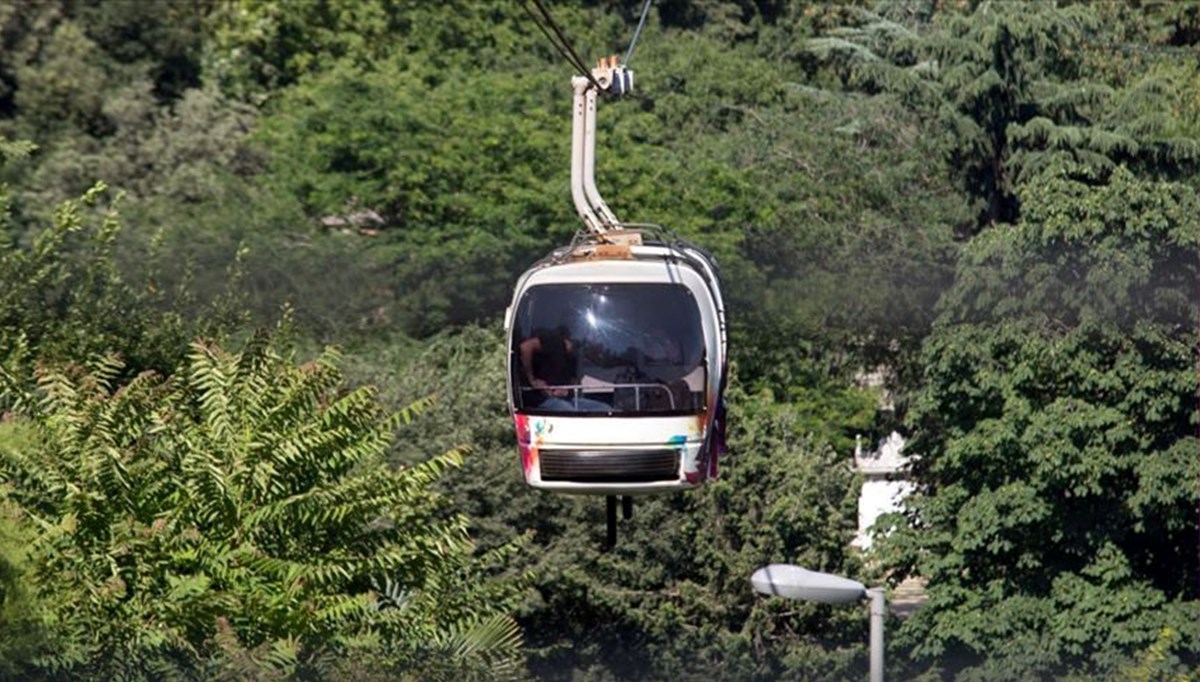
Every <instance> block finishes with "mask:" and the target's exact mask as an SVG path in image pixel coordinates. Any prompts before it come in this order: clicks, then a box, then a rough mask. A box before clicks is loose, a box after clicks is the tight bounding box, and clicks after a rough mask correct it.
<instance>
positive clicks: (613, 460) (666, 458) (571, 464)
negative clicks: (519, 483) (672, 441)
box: [538, 450, 679, 483]
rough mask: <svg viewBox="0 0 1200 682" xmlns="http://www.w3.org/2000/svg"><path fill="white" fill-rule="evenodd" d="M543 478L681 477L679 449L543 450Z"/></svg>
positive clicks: (637, 479)
mask: <svg viewBox="0 0 1200 682" xmlns="http://www.w3.org/2000/svg"><path fill="white" fill-rule="evenodd" d="M538 459H539V461H540V462H541V467H542V480H543V481H575V482H580V483H650V482H653V481H674V480H676V479H678V478H679V451H678V450H542V451H541V452H540V453H538Z"/></svg>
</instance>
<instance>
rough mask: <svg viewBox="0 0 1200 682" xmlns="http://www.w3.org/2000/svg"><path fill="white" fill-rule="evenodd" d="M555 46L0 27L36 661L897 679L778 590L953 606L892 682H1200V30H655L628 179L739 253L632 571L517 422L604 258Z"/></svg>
mask: <svg viewBox="0 0 1200 682" xmlns="http://www.w3.org/2000/svg"><path fill="white" fill-rule="evenodd" d="M546 4H547V6H548V7H549V9H550V11H551V12H552V13H553V15H554V17H555V19H556V20H557V21H558V23H559V24H560V25H561V29H562V31H563V33H564V35H565V36H566V37H567V38H568V39H569V40H570V41H571V42H572V44H573V46H574V47H575V48H576V50H577V51H578V52H579V53H580V54H581V55H583V57H584V59H585V60H591V59H593V58H595V57H599V56H601V55H606V54H612V53H619V52H623V51H624V50H625V49H626V48H627V47H628V46H629V41H630V38H631V36H632V34H633V31H634V28H635V26H636V25H637V22H638V19H639V15H640V11H641V9H642V6H643V3H642V1H641V0H586V1H583V2H580V1H578V0H555V1H550V2H547V3H546ZM532 9H533V8H532V3H531V2H530V1H529V0H505V1H503V2H473V1H469V0H452V1H449V2H439V3H434V2H425V1H420V0H310V1H305V2H287V3H282V2H266V1H262V0H197V1H195V2H171V3H149V2H132V1H130V0H41V1H39V2H23V1H20V0H0V676H2V677H12V676H22V675H25V676H28V675H35V676H42V677H54V676H62V675H74V676H80V675H87V676H95V677H101V676H105V677H106V676H112V675H122V676H126V677H131V678H136V677H160V676H162V675H164V674H170V675H182V676H196V677H205V678H209V677H216V678H230V679H243V678H246V677H264V678H274V677H278V676H284V677H288V676H291V677H306V676H311V677H332V678H340V677H346V676H356V677H366V678H372V679H373V678H375V677H379V678H383V679H394V678H395V677H401V678H405V677H411V678H415V679H447V678H463V677H467V678H473V677H480V678H488V677H521V676H534V677H538V678H549V679H596V680H608V679H646V678H654V679H660V678H666V679H677V678H688V679H780V678H802V679H845V678H847V677H853V676H859V675H862V674H863V672H864V671H865V668H866V652H865V648H864V646H863V643H864V642H865V639H866V637H865V634H866V633H865V628H866V619H865V617H864V614H863V613H860V612H858V611H856V610H855V609H834V608H832V607H824V606H816V605H811V604H800V603H785V602H782V601H780V600H764V599H759V598H755V597H754V595H752V594H751V592H750V588H749V585H748V581H747V578H748V576H749V574H750V573H751V572H752V571H753V569H754V568H756V567H757V566H759V565H762V564H764V563H768V562H773V561H791V562H795V563H800V564H802V565H805V566H807V567H809V568H814V569H820V570H826V571H830V572H836V573H842V574H845V575H850V576H853V577H856V578H859V579H861V580H864V581H879V582H889V584H895V583H896V582H897V581H899V580H900V579H901V578H903V577H904V576H907V575H918V576H920V577H923V578H924V579H926V580H927V581H928V584H927V588H926V590H927V594H928V598H929V600H928V603H927V604H926V605H925V606H924V607H923V608H922V609H921V610H918V611H917V613H916V615H914V616H913V617H911V618H909V619H908V620H906V621H904V622H903V623H893V624H892V625H893V626H899V627H898V628H897V627H893V629H892V630H891V632H892V633H893V634H894V635H895V636H893V637H890V639H889V642H890V644H889V647H890V649H889V655H888V660H889V674H893V675H895V676H902V677H920V676H929V677H939V676H940V677H946V678H953V677H960V678H964V679H1012V678H1023V677H1037V676H1041V677H1071V676H1076V677H1080V678H1088V679H1091V678H1095V677H1110V678H1117V679H1167V678H1171V679H1176V678H1178V679H1193V678H1195V676H1196V674H1197V667H1198V666H1200V661H1197V659H1196V656H1195V652H1196V651H1198V650H1200V631H1198V629H1197V626H1196V623H1197V622H1200V613H1197V608H1200V607H1198V606H1197V604H1198V603H1200V594H1198V592H1197V585H1198V583H1197V582H1196V576H1197V575H1198V574H1200V565H1198V561H1200V558H1198V553H1200V548H1198V547H1197V538H1198V537H1200V529H1198V528H1197V523H1198V517H1197V513H1196V510H1197V507H1198V505H1200V499H1198V491H1197V489H1196V483H1195V482H1196V481H1197V480H1198V478H1200V471H1198V469H1197V467H1198V465H1197V462H1198V461H1200V456H1198V454H1197V453H1198V452H1200V443H1198V442H1197V440H1198V439H1197V428H1198V425H1200V420H1198V419H1197V416H1196V415H1197V401H1198V398H1197V395H1198V389H1197V382H1198V377H1197V374H1196V367H1197V364H1198V360H1200V357H1198V350H1197V349H1198V345H1197V341H1196V339H1197V333H1196V323H1197V320H1198V319H1200V311H1198V310H1197V308H1198V306H1197V298H1198V292H1197V289H1196V286H1195V282H1196V278H1197V276H1198V272H1197V257H1196V253H1197V250H1198V248H1200V245H1198V244H1197V242H1198V241H1200V238H1198V237H1197V235H1198V234H1200V224H1198V223H1197V217H1196V216H1197V208H1200V206H1198V205H1197V200H1196V197H1195V191H1196V187H1197V180H1198V177H1197V172H1198V171H1200V167H1198V166H1197V161H1200V143H1198V140H1200V137H1198V136H1200V100H1198V99H1197V98H1196V97H1195V93H1196V92H1197V91H1200V76H1197V74H1198V73H1200V70H1198V69H1197V56H1196V54H1197V52H1196V51H1197V48H1198V47H1200V13H1198V12H1196V8H1195V6H1194V4H1193V3H1168V2H1164V3H1156V2H1145V3H1143V2H1139V3H1078V2H1067V1H1065V0H1064V1H1062V2H1053V1H1051V0H1047V1H1045V2H1001V1H997V0H992V1H978V0H882V1H880V2H874V1H870V0H856V1H854V2H848V3H832V4H831V3H824V2H816V1H810V0H787V1H774V0H772V1H762V0H692V1H686V2H685V1H682V0H659V1H658V2H655V3H653V4H652V9H651V13H650V16H649V20H648V21H647V23H646V25H645V27H644V30H643V31H642V33H641V37H640V41H639V42H638V44H637V49H636V52H635V53H634V56H633V61H632V67H633V69H634V70H635V71H636V72H637V92H636V93H635V96H634V97H632V98H627V99H624V100H614V99H610V98H605V99H604V100H602V101H601V103H600V116H599V123H598V139H599V145H598V159H597V180H598V185H599V186H600V188H601V190H602V191H603V193H604V194H605V197H606V198H607V200H608V202H609V204H610V205H611V206H612V208H613V209H614V211H615V212H616V213H617V215H618V216H620V217H622V218H624V219H627V220H631V221H639V222H654V223H661V224H663V225H665V226H667V227H668V228H670V229H672V230H674V231H675V232H677V233H679V234H680V235H681V236H683V237H685V238H688V239H690V240H693V241H695V242H696V243H698V244H700V245H702V246H704V247H705V248H707V249H709V250H710V251H712V252H713V253H714V254H715V255H716V256H717V258H718V260H719V262H720V265H721V274H722V276H723V282H724V289H725V294H726V298H727V300H728V302H729V303H730V309H731V312H732V314H731V318H732V319H731V322H732V327H733V328H732V330H731V337H732V349H733V354H734V358H733V359H734V380H733V382H732V387H731V391H730V395H729V409H730V415H731V425H732V429H731V433H730V445H731V452H730V456H729V457H728V458H727V460H726V461H724V462H723V469H722V477H721V478H720V479H719V480H718V481H717V482H715V483H714V484H712V485H709V486H707V487H706V488H705V489H703V490H700V491H695V492H693V493H689V494H686V495H672V496H665V497H657V498H647V499H645V500H639V501H638V504H637V505H636V509H635V516H634V518H633V519H632V520H631V521H628V522H623V523H622V527H621V541H620V542H619V543H618V544H617V546H616V547H615V548H614V549H613V550H612V551H610V552H604V551H602V548H601V540H602V534H603V504H602V503H601V502H599V501H596V500H592V499H588V498H569V497H561V496H553V495H544V494H537V493H535V492H532V491H530V490H528V489H526V488H525V487H524V486H523V484H522V483H521V481H520V475H519V472H518V471H517V467H516V454H515V452H514V447H513V443H512V434H511V423H510V422H509V420H508V418H507V415H506V406H505V404H504V374H503V363H504V356H503V342H502V338H501V334H500V333H499V330H498V329H497V327H498V326H499V320H500V318H501V315H502V313H503V309H504V306H505V305H506V303H507V297H508V294H509V290H510V286H511V284H512V282H513V280H514V279H515V277H516V275H517V274H518V273H519V272H521V270H522V269H523V268H524V267H525V266H526V265H527V264H528V263H529V262H531V261H532V260H533V259H535V258H536V257H538V256H540V255H541V254H542V253H544V252H545V251H547V250H548V249H550V248H552V247H554V246H557V245H559V244H561V243H563V242H565V241H566V240H569V239H570V238H571V235H572V234H573V233H574V232H575V230H576V228H577V224H578V220H577V219H576V217H575V216H574V214H573V212H572V210H571V205H570V199H569V189H568V177H569V168H568V160H569V149H570V145H569V131H570V118H569V111H568V110H569V101H570V90H569V87H568V81H569V77H570V75H571V69H570V68H569V67H568V66H567V65H566V64H565V62H564V61H563V60H562V59H561V57H560V55H559V54H558V52H557V51H556V50H555V49H554V48H553V47H552V46H551V44H550V42H549V41H548V40H546V36H544V35H543V34H542V33H541V32H539V31H538V30H537V27H536V26H534V24H533V19H532V16H533V13H532V12H530V11H528V10H532ZM280 319H282V320H284V321H286V323H285V324H283V326H282V328H280V327H278V324H277V323H278V322H279V321H280ZM256 328H257V329H276V331H274V332H272V333H270V334H265V333H262V332H255V331H254V330H255V329H256ZM331 343H332V344H338V345H340V346H341V347H342V348H343V350H342V351H341V352H340V353H339V352H338V351H333V350H322V349H323V348H324V347H325V346H326V344H331ZM343 372H344V376H343ZM868 375H870V376H878V377H883V379H884V380H885V382H886V386H884V387H882V388H883V389H884V390H885V391H886V393H885V394H884V393H881V392H880V391H878V390H877V389H864V388H861V385H862V383H863V381H862V379H863V377H865V376H868ZM881 398H884V399H883V400H881ZM880 405H884V406H885V407H886V408H888V409H880ZM414 406H416V407H420V408H421V409H419V410H408V408H409V407H414ZM406 410H407V411H406ZM416 412H421V414H420V416H419V418H416V419H413V420H412V422H411V423H404V424H403V425H402V426H403V428H400V427H401V422H404V421H406V420H405V419H404V418H403V417H400V416H394V415H408V416H414V415H415V413H416ZM892 429H899V430H901V431H902V432H903V433H904V434H905V435H906V436H909V437H910V438H911V439H910V441H909V445H908V452H910V453H911V454H913V455H915V459H914V460H913V465H912V468H911V471H910V472H909V473H910V475H911V477H912V479H913V482H914V484H915V486H916V493H915V494H914V495H913V496H912V497H911V498H910V499H909V501H908V503H907V507H906V509H905V511H904V513H902V514H898V515H895V516H893V517H891V518H889V519H887V520H886V523H884V524H881V525H880V528H879V530H880V531H881V532H880V534H879V537H877V538H876V544H875V548H876V549H875V551H873V552H872V553H870V554H865V555H864V554H862V553H860V552H859V551H858V550H856V549H853V548H851V547H850V545H849V540H850V539H851V537H852V536H853V531H854V529H855V513H854V512H855V509H854V505H855V501H856V498H857V494H858V490H859V483H860V481H859V479H858V477H857V475H856V474H855V472H854V471H853V470H852V468H851V466H850V453H851V451H852V448H853V447H854V443H855V441H856V437H857V436H864V437H865V439H866V441H867V442H870V441H871V440H872V439H874V438H878V437H881V436H883V435H886V434H887V433H888V432H889V431H890V430H892ZM438 452H442V453H448V454H445V455H441V456H438V457H435V458H434V459H432V460H430V459H429V456H430V455H431V454H432V453H438ZM464 453H467V454H465V455H464Z"/></svg>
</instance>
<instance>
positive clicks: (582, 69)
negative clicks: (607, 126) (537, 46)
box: [533, 0, 605, 92]
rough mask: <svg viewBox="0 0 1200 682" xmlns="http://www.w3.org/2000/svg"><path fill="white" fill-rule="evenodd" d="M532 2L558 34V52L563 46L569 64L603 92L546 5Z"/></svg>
mask: <svg viewBox="0 0 1200 682" xmlns="http://www.w3.org/2000/svg"><path fill="white" fill-rule="evenodd" d="M533 4H534V5H535V6H536V7H537V8H538V11H539V12H541V13H542V16H543V17H545V19H546V23H547V24H549V25H550V30H552V31H554V35H556V36H558V40H559V41H560V42H561V44H562V48H559V52H560V53H561V52H562V51H563V49H564V48H565V49H566V51H567V52H569V53H570V56H567V55H566V54H563V58H565V59H566V60H567V61H568V62H570V64H571V65H572V66H574V67H575V68H576V69H577V70H578V71H579V73H580V75H582V76H584V77H586V78H587V79H588V80H589V81H591V82H592V87H594V88H596V91H597V92H604V91H605V90H604V88H603V87H601V85H600V83H598V82H596V78H595V77H594V76H592V72H591V70H590V69H588V68H587V67H586V66H584V63H583V60H582V59H580V58H579V55H578V54H577V53H576V52H575V48H573V47H571V41H569V40H567V37H566V36H565V35H563V32H562V29H560V28H559V27H558V23H557V22H556V21H554V17H552V16H551V15H550V10H548V9H546V6H545V5H544V4H542V0H533ZM535 20H536V19H535ZM539 25H540V24H539ZM543 32H544V31H543ZM552 42H553V41H552ZM558 46H559V43H555V47H558Z"/></svg>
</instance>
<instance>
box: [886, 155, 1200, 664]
mask: <svg viewBox="0 0 1200 682" xmlns="http://www.w3.org/2000/svg"><path fill="white" fill-rule="evenodd" d="M1021 200H1022V202H1023V205H1024V206H1025V209H1024V218H1023V220H1022V222H1021V223H1020V224H1019V225H1017V226H1016V227H1015V228H1013V229H1011V230H1004V231H995V232H991V233H987V234H984V235H981V236H980V237H978V238H977V239H976V240H975V241H974V242H972V243H971V245H970V247H969V248H968V249H967V251H966V252H965V253H964V257H963V259H962V261H961V262H960V267H959V273H958V278H957V281H956V283H955V286H954V288H953V289H952V290H951V291H950V292H949V293H948V294H947V296H946V298H945V299H944V301H943V308H942V311H941V315H940V317H939V321H938V324H937V326H936V327H935V329H934V332H933V334H932V335H931V336H930V338H929V339H928V340H927V342H926V346H925V355H924V358H925V372H924V376H923V384H922V386H921V387H920V391H919V394H918V397H917V400H916V401H915V403H914V405H913V410H912V413H911V415H910V424H911V427H912V429H913V432H914V438H913V440H912V441H911V449H912V452H914V453H916V455H917V458H916V460H915V462H914V464H913V467H912V471H913V475H914V477H915V479H916V481H917V483H918V486H919V489H918V492H917V494H915V495H914V496H913V497H912V498H910V500H909V502H908V508H909V522H908V523H907V524H902V527H901V528H900V529H899V530H897V532H896V533H895V534H894V535H892V536H891V537H889V538H888V539H887V540H886V541H885V546H886V547H889V551H891V552H893V554H892V555H891V557H890V559H889V561H891V562H892V563H893V565H896V566H899V567H902V568H904V569H905V570H915V572H916V573H918V574H920V575H922V576H925V577H926V578H928V579H929V588H928V590H929V604H928V605H927V606H926V607H925V608H924V609H922V610H921V611H919V612H918V613H917V614H916V616H914V617H913V618H912V619H911V620H910V621H908V622H907V623H906V624H905V627H904V629H903V631H902V634H903V635H904V637H905V639H906V641H907V642H908V643H909V646H912V647H913V648H914V652H915V654H916V655H917V656H918V657H920V658H923V659H924V660H927V661H930V662H932V663H941V664H942V665H944V666H945V667H946V668H947V669H949V670H951V671H957V670H960V669H962V668H970V669H971V671H972V672H971V675H972V676H973V677H988V678H1003V679H1007V678H1011V677H1012V676H1029V675H1052V676H1057V675H1062V674H1064V673H1065V672H1067V671H1071V670H1078V671H1079V672H1080V673H1082V674H1092V675H1105V674H1108V675H1112V674H1116V672H1117V667H1118V666H1119V664H1120V663H1121V662H1122V661H1123V660H1124V659H1123V657H1124V656H1127V655H1130V654H1131V653H1133V650H1135V649H1143V648H1146V647H1149V646H1151V645H1152V644H1154V643H1155V642H1156V640H1157V638H1158V636H1159V633H1160V632H1161V631H1162V629H1163V628H1164V627H1170V628H1173V629H1175V631H1177V632H1178V633H1179V634H1180V638H1179V639H1178V640H1176V642H1175V644H1174V645H1173V646H1174V651H1176V652H1177V653H1178V654H1179V655H1181V656H1182V657H1183V658H1184V659H1186V660H1187V661H1189V662H1190V664H1191V665H1195V664H1196V660H1195V659H1194V652H1195V651H1197V650H1200V648H1198V643H1200V639H1198V638H1200V630H1197V628H1196V624H1197V623H1200V619H1198V618H1197V615H1198V612H1197V609H1198V608H1200V595H1198V594H1197V591H1196V582H1195V575H1196V574H1197V571H1198V570H1200V566H1198V565H1197V549H1198V548H1197V527H1196V517H1195V509H1196V505H1197V501H1198V500H1197V491H1196V488H1195V480H1196V477H1197V475H1198V474H1200V471H1198V470H1197V459H1196V457H1195V453H1196V448H1197V447H1200V443H1198V442H1197V440H1196V438H1195V421H1194V414H1195V412H1194V410H1195V396H1196V391H1197V386H1196V381H1197V378H1196V374H1195V366H1196V361H1197V359H1196V355H1195V352H1196V351H1195V328H1194V326H1193V321H1194V320H1195V316H1196V314H1197V309H1196V305H1197V303H1196V297H1195V296H1196V294H1195V290H1194V286H1195V278H1196V274H1197V273H1196V260H1195V250H1196V246H1197V241H1198V240H1197V235H1198V234H1200V229H1198V228H1200V224H1198V223H1197V221H1196V216H1197V203H1196V198H1195V195H1194V193H1193V192H1192V191H1191V190H1189V189H1187V188H1185V187H1183V186H1180V185H1173V184H1169V183H1158V182H1152V181H1144V180H1137V179H1135V178H1134V177H1133V176H1132V174H1131V173H1129V172H1127V171H1125V170H1124V169H1118V170H1117V171H1116V172H1114V173H1113V175H1112V177H1111V179H1110V181H1109V182H1108V183H1107V184H1101V185H1092V184H1088V183H1084V182H1080V181H1078V180H1073V179H1071V178H1070V176H1069V174H1067V173H1058V174H1047V175H1043V176H1041V177H1039V178H1038V181H1037V182H1036V183H1030V184H1029V185H1028V186H1027V188H1026V190H1025V191H1024V192H1023V193H1022V195H1021ZM1187 652H1191V653H1187Z"/></svg>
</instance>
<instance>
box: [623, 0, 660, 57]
mask: <svg viewBox="0 0 1200 682" xmlns="http://www.w3.org/2000/svg"><path fill="white" fill-rule="evenodd" d="M653 1H654V0H646V2H645V4H643V5H642V18H641V19H638V25H637V28H636V29H634V31H633V40H630V41H629V49H628V50H626V51H625V59H624V61H622V62H621V63H622V64H623V65H624V66H629V60H630V59H632V58H633V48H635V47H637V41H638V36H640V35H641V34H642V27H643V26H645V25H646V17H647V16H648V15H649V14H650V3H651V2H653Z"/></svg>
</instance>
